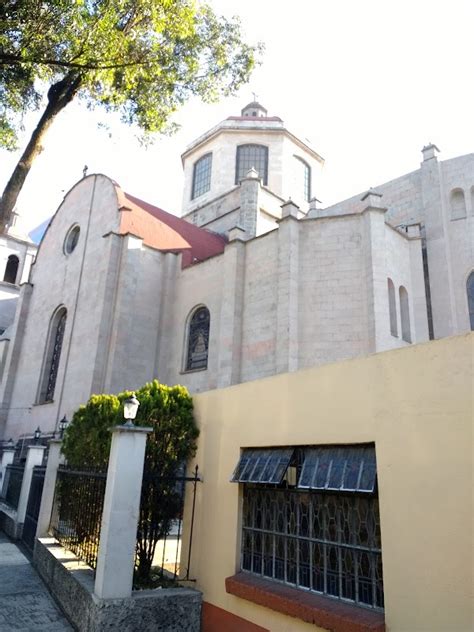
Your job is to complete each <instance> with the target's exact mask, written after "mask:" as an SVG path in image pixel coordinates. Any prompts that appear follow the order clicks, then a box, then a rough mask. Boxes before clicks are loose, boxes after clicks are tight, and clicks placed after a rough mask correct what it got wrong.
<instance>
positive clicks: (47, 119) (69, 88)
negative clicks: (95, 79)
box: [0, 72, 81, 233]
mask: <svg viewBox="0 0 474 632" xmlns="http://www.w3.org/2000/svg"><path fill="white" fill-rule="evenodd" d="M80 85H81V76H80V75H78V74H74V73H72V72H71V73H68V74H67V75H66V76H65V77H64V78H63V79H61V81H58V82H57V83H55V84H54V85H52V86H51V87H50V89H49V90H48V105H47V106H46V109H45V111H44V112H43V115H42V116H41V118H40V120H39V123H38V125H37V126H36V129H35V130H34V132H33V134H32V135H31V138H30V141H29V143H28V145H27V146H26V149H25V151H24V152H23V155H22V157H21V158H20V160H19V161H18V164H17V165H16V167H15V169H14V170H13V173H12V175H11V177H10V180H9V181H8V183H7V186H6V187H5V190H4V191H3V195H2V199H1V200H0V233H3V232H4V231H5V227H6V225H7V224H8V222H9V221H10V218H11V214H12V211H13V209H14V207H15V204H16V201H17V199H18V196H19V194H20V191H21V189H22V187H23V184H24V182H25V180H26V176H27V175H28V173H29V171H30V169H31V166H32V164H33V161H34V159H35V158H36V156H38V154H40V153H41V151H42V149H43V148H42V146H41V142H42V140H43V137H44V135H45V134H46V132H47V130H48V129H49V126H50V125H51V123H52V122H53V121H54V119H55V117H56V115H57V114H58V113H59V112H60V111H61V110H62V109H63V108H65V107H66V105H67V104H68V103H70V102H71V101H72V99H73V98H74V97H75V95H76V93H77V91H78V90H79V87H80Z"/></svg>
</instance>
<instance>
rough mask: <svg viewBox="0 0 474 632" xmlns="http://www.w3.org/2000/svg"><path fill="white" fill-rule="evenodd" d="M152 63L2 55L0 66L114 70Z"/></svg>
mask: <svg viewBox="0 0 474 632" xmlns="http://www.w3.org/2000/svg"><path fill="white" fill-rule="evenodd" d="M150 63H151V62H150V61H148V60H146V59H145V58H144V59H140V60H137V61H129V62H116V63H105V64H99V63H97V62H84V63H81V62H75V61H58V60H57V59H48V58H46V59H28V58H25V57H19V56H17V55H8V54H5V53H0V66H10V65H12V64H37V65H39V66H53V67H58V68H74V69H76V70H112V69H113V68H127V67H130V66H145V65H149V64H150Z"/></svg>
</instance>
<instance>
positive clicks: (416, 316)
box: [407, 224, 430, 342]
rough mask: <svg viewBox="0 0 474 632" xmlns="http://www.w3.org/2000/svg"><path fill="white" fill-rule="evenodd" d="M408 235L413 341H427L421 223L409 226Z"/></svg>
mask: <svg viewBox="0 0 474 632" xmlns="http://www.w3.org/2000/svg"><path fill="white" fill-rule="evenodd" d="M407 235H408V238H409V240H410V242H409V248H410V277H411V292H410V294H409V302H410V309H411V314H412V318H411V323H412V326H411V329H412V332H411V335H412V341H413V342H426V341H428V340H429V338H430V336H429V331H428V312H427V308H426V290H425V279H424V272H423V253H422V250H421V233H420V225H419V224H414V225H412V226H408V227H407Z"/></svg>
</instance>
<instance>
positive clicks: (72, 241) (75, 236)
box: [64, 226, 81, 255]
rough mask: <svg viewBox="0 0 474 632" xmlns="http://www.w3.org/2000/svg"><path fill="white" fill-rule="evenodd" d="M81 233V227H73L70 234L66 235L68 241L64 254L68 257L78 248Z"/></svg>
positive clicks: (65, 242) (66, 241)
mask: <svg viewBox="0 0 474 632" xmlns="http://www.w3.org/2000/svg"><path fill="white" fill-rule="evenodd" d="M80 232H81V229H80V228H79V226H73V227H72V228H70V229H69V232H68V234H67V235H66V239H65V240H64V252H65V253H66V254H67V255H70V254H71V252H72V251H73V250H74V248H75V247H76V246H77V242H78V241H79V233H80Z"/></svg>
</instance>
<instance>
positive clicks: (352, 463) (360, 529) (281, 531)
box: [232, 446, 384, 610]
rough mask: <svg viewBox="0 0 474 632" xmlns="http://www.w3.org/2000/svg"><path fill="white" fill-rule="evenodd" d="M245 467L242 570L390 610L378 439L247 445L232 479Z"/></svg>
mask: <svg viewBox="0 0 474 632" xmlns="http://www.w3.org/2000/svg"><path fill="white" fill-rule="evenodd" d="M288 450H289V452H290V456H289V458H287V454H288ZM272 453H273V454H274V457H273V459H272V456H271V454H272ZM285 459H286V465H285V467H284V468H283V469H281V468H280V469H279V472H280V473H281V472H283V473H281V476H280V478H279V479H278V480H276V479H275V477H273V479H272V480H271V482H269V478H268V477H265V476H263V477H262V476H261V474H258V472H259V471H260V472H262V471H264V470H265V468H266V467H268V469H269V470H270V469H271V468H270V467H269V464H270V463H271V462H272V461H273V463H274V464H275V465H276V464H280V465H281V463H282V461H283V460H285ZM243 461H246V463H247V467H246V469H245V468H244V469H242V463H243ZM249 463H253V473H254V474H252V472H250V473H249V470H248V468H249ZM259 463H260V465H259ZM262 467H263V470H262ZM245 472H247V473H246V474H245V475H244V478H246V479H247V480H250V481H252V482H246V483H245V486H244V493H243V498H244V505H243V519H242V549H241V570H243V571H246V572H249V573H252V574H255V575H259V576H263V577H265V578H268V579H271V580H275V581H278V582H283V583H285V584H290V585H292V586H294V587H297V588H302V589H305V590H309V591H312V592H315V593H320V594H325V595H329V596H331V597H334V598H338V599H342V600H345V601H349V602H353V603H355V604H357V605H360V606H364V607H368V608H372V609H376V610H382V609H383V605H384V601H383V578H382V552H381V536H380V519H379V508H378V496H377V490H376V462H375V449H374V447H373V446H345V447H338V448H335V447H328V446H324V447H318V448H296V449H294V448H291V449H288V448H286V449H275V450H252V451H250V450H244V451H243V454H242V457H241V459H240V461H239V463H238V465H237V467H236V470H235V472H234V475H233V478H232V480H233V481H234V482H243V481H242V474H243V473H245ZM273 472H275V473H276V470H275V469H273ZM255 473H257V475H255ZM259 481H261V482H259Z"/></svg>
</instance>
